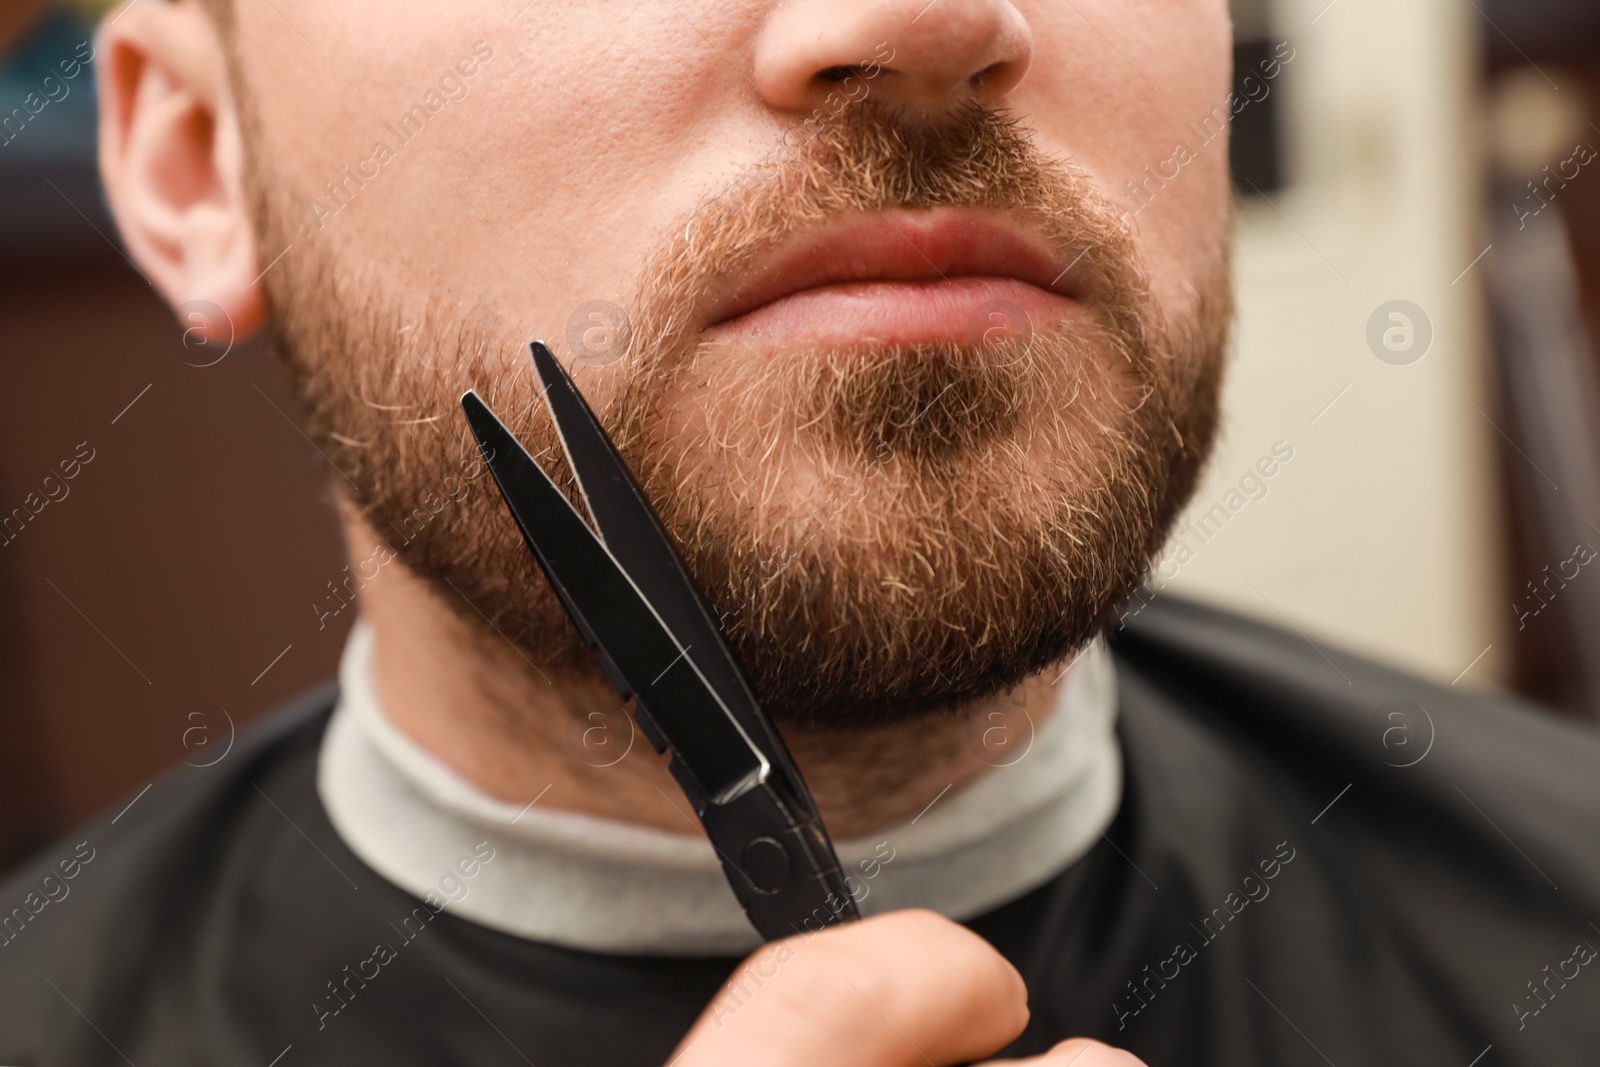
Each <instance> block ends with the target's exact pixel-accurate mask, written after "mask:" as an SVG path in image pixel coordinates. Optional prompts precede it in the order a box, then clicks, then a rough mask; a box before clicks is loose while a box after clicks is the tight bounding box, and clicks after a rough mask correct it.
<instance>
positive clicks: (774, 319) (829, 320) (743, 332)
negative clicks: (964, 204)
mask: <svg viewBox="0 0 1600 1067" xmlns="http://www.w3.org/2000/svg"><path fill="white" fill-rule="evenodd" d="M1079 308H1080V305H1079V304H1078V303H1077V302H1076V301H1075V300H1072V299H1071V298H1070V297H1065V296H1062V295H1060V294H1058V293H1052V292H1049V291H1047V290H1044V289H1041V288H1039V287H1038V286H1036V285H1030V284H1028V283H1027V282H1023V281H1018V280H1017V279H1015V278H1001V277H993V276H985V275H961V276H957V277H952V278H949V279H948V280H946V279H931V280H926V281H923V280H917V281H872V282H849V283H843V284H839V285H828V286H822V287H819V288H816V289H806V290H804V291H802V292H798V293H793V294H791V295H789V296H786V297H783V298H782V299H780V300H774V301H773V302H772V303H770V304H763V305H762V306H761V307H758V308H755V309H754V310H752V311H749V312H746V313H745V314H743V315H740V316H738V317H737V318H733V319H729V320H727V321H726V322H721V323H718V324H717V325H716V326H713V327H712V328H711V329H710V330H708V331H707V333H706V340H708V341H711V342H713V343H718V342H720V343H736V344H740V345H741V346H743V345H751V346H754V347H756V348H758V349H767V350H772V351H781V350H783V349H787V348H792V347H808V348H845V347H853V346H858V345H862V344H873V345H882V346H893V345H909V344H932V343H937V342H955V343H957V344H968V345H979V344H982V343H984V342H985V340H986V339H989V340H992V339H993V337H994V333H993V332H992V331H994V330H997V329H999V330H1008V331H1010V332H1011V333H1012V334H1013V335H1016V334H1017V333H1019V332H1025V334H1026V335H1028V336H1031V334H1033V333H1035V332H1038V331H1040V330H1044V329H1048V328H1049V327H1051V326H1053V325H1054V324H1056V323H1058V322H1060V321H1061V320H1062V319H1065V318H1068V317H1070V316H1072V315H1073V314H1074V313H1075V312H1076V311H1078V310H1079ZM986 335H988V336H987V338H986Z"/></svg>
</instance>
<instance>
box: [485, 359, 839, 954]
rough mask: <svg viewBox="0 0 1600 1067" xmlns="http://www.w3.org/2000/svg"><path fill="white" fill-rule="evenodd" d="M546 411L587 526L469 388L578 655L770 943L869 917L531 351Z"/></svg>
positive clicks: (574, 400)
mask: <svg viewBox="0 0 1600 1067" xmlns="http://www.w3.org/2000/svg"><path fill="white" fill-rule="evenodd" d="M530 347H531V348H532V353H533V366H534V369H535V371H536V372H537V374H538V376H539V382H540V385H541V387H542V390H543V393H544V400H545V405H546V406H547V407H548V408H549V410H550V415H551V417H552V418H553V419H554V420H555V425H556V430H557V432H558V434H559V435H560V437H561V445H562V448H563V449H565V451H566V455H567V462H568V463H569V464H570V465H571V467H572V472H573V474H574V475H575V476H576V477H577V481H578V487H579V489H580V490H581V491H582V493H583V499H584V502H585V503H586V504H587V505H588V509H589V514H590V516H591V517H592V518H593V520H594V529H593V530H591V529H590V528H589V525H588V523H586V522H585V521H584V520H583V517H582V516H581V515H579V513H578V512H577V510H576V509H575V508H573V506H572V505H571V504H570V503H569V502H568V501H567V498H566V497H565V496H564V495H563V494H562V492H561V490H560V489H558V488H557V487H556V484H555V482H554V481H552V480H551V478H550V476H549V475H548V474H546V473H545V471H544V469H543V468H542V467H540V466H539V464H538V463H537V462H535V461H534V459H533V457H532V456H530V455H528V453H527V450H526V449H524V448H523V447H522V445H521V444H519V443H518V442H517V440H516V438H514V437H513V436H512V435H511V432H510V431H509V430H507V429H506V427H505V425H504V424H503V423H501V421H500V420H499V419H498V418H497V417H496V416H495V414H494V412H492V411H490V410H489V408H488V406H487V405H486V404H485V403H484V402H483V400H482V398H480V397H479V396H478V394H477V393H476V392H474V391H471V390H468V391H467V392H466V393H465V394H463V395H462V397H461V407H462V409H463V410H464V411H465V412H466V416H467V422H468V423H469V424H470V425H471V427H472V433H473V435H474V436H475V437H476V438H477V440H478V447H479V449H481V450H482V452H483V456H484V461H485V462H486V463H487V464H488V466H489V470H490V472H491V473H492V474H493V475H494V480H495V483H496V484H497V485H499V487H500V493H501V495H502V496H503V497H505V501H506V505H507V506H508V507H509V508H510V509H511V514H512V516H513V517H514V518H515V519H516V520H517V525H518V526H519V527H520V528H521V529H522V536H523V539H524V540H526V541H527V543H528V548H529V549H531V550H532V552H533V555H534V558H535V559H537V560H538V561H539V567H540V569H541V570H543V571H544V575H545V577H546V578H548V579H549V581H550V586H551V588H553V589H554V590H555V593H556V596H557V598H559V599H560V601H561V603H562V605H563V606H564V607H565V608H566V610H567V616H568V617H569V618H570V619H571V620H572V624H573V626H575V627H577V630H578V633H579V634H580V635H581V636H582V637H583V640H584V643H585V644H587V645H588V646H589V647H590V648H597V649H598V650H599V659H600V668H601V670H602V671H603V672H604V673H605V676H606V678H607V679H608V680H609V681H610V682H611V684H612V686H614V687H615V688H616V690H617V693H618V695H619V696H621V697H622V699H623V700H627V699H629V698H630V697H632V698H634V705H633V716H634V719H635V720H636V721H637V722H638V724H639V729H640V730H641V731H642V732H643V733H644V735H645V737H647V738H648V739H649V740H650V743H651V744H652V745H653V746H654V747H655V750H656V751H657V752H664V751H666V750H667V749H669V748H670V749H671V750H672V759H671V761H670V763H669V764H668V766H669V769H670V770H671V771H672V775H673V777H674V778H676V779H677V781H678V784H679V786H681V787H682V788H683V792H684V794H685V795H686V796H687V797H688V798H689V803H690V804H691V805H692V806H693V807H694V811H695V814H696V815H697V816H699V818H700V822H701V824H702V825H703V826H704V827H705V832H706V836H707V837H708V838H710V840H711V844H712V846H713V847H715V848H716V850H717V855H718V856H719V857H720V858H721V860H722V870H723V873H724V874H725V875H726V876H727V879H728V884H729V885H730V886H732V887H733V892H734V895H735V896H736V897H738V898H739V903H740V904H741V905H742V906H743V907H744V911H745V915H746V916H747V917H748V918H749V920H750V924H751V925H752V926H754V927H755V928H756V931H757V932H758V933H760V934H761V936H762V937H764V938H766V939H767V940H769V941H770V940H774V939H776V938H780V937H787V936H789V935H791V934H796V933H801V932H804V931H807V930H811V931H815V930H817V929H820V928H821V927H822V926H827V925H830V924H832V923H836V922H846V921H851V920H854V919H858V918H860V913H859V912H858V911H857V909H856V904H855V899H854V898H853V897H852V896H851V893H850V890H849V887H848V886H847V884H846V882H845V878H844V874H843V872H842V871H841V870H840V869H839V860H838V858H837V857H836V856H835V855H834V851H833V842H832V841H831V840H829V838H828V833H827V831H826V830H825V829H824V828H823V825H822V817H821V816H820V815H819V814H818V813H817V807H816V804H815V802H814V801H813V800H812V799H811V793H810V791H809V790H807V789H806V784H805V781H804V780H803V779H802V778H801V777H800V772H799V771H798V770H797V769H796V768H795V765H794V761H793V760H792V759H791V758H790V756H789V751H788V749H787V748H785V747H784V744H783V740H782V739H781V738H780V737H779V736H778V732H777V730H776V729H775V728H774V727H773V725H772V721H771V719H769V718H768V717H767V714H766V712H765V711H763V710H762V708H761V705H760V704H759V703H757V701H756V698H755V696H754V694H753V693H752V692H751V690H750V686H749V684H748V683H747V682H746V681H745V678H744V674H743V672H742V671H741V670H740V668H739V665H738V662H737V661H736V660H735V659H734V658H733V654H732V653H731V652H729V651H728V646H727V643H726V642H725V641H724V640H723V636H722V632H721V630H720V628H719V627H718V625H717V624H716V623H715V622H714V621H713V620H712V618H711V614H710V612H708V611H707V610H706V607H705V602H704V601H703V600H702V599H701V597H700V594H699V592H698V591H697V590H696V589H695V586H694V582H693V581H692V580H691V579H690V577H689V575H688V572H687V571H685V570H684V567H683V563H682V561H680V560H679V559H678V554H677V552H675V551H674V550H673V548H672V544H671V542H670V541H668V540H667V535H666V532H665V531H664V530H663V529H662V528H661V522H660V520H659V519H658V518H657V517H656V514H655V512H654V511H653V510H652V509H651V507H650V505H649V503H648V502H647V501H646V500H645V498H644V494H643V493H642V492H641V491H640V490H639V486H638V483H637V482H635V481H634V479H633V476H632V474H630V473H629V471H628V468H627V466H626V465H625V464H624V463H623V462H622V459H621V457H620V456H618V455H617V452H616V449H615V447H613V445H612V444H611V440H610V438H608V437H607V436H606V433H605V430H603V429H602V428H601V426H600V423H599V422H598V421H597V420H596V419H595V417H594V412H592V411H590V410H589V405H588V404H587V403H585V402H584V399H583V397H582V395H581V394H580V393H579V392H578V389H577V387H576V386H575V385H573V384H572V380H571V379H570V378H568V377H567V374H566V372H565V371H564V370H562V369H561V365H560V364H559V363H557V362H556V359H555V357H554V356H553V355H551V354H550V350H549V349H548V348H546V347H545V346H544V345H543V344H540V343H538V342H535V343H534V344H533V345H531V346H530Z"/></svg>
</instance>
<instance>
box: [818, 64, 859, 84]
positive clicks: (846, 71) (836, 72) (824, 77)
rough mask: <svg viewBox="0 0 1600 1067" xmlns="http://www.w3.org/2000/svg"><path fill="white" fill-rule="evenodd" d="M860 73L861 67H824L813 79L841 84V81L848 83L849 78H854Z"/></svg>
mask: <svg viewBox="0 0 1600 1067" xmlns="http://www.w3.org/2000/svg"><path fill="white" fill-rule="evenodd" d="M861 72H862V68H861V67H858V66H843V65H841V66H837V67H826V68H824V69H822V70H819V71H817V73H816V74H815V75H814V77H815V78H816V79H817V80H818V81H824V82H842V81H848V80H849V79H850V78H852V77H854V76H855V75H857V74H860V73H861Z"/></svg>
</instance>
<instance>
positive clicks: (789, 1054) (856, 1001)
mask: <svg viewBox="0 0 1600 1067" xmlns="http://www.w3.org/2000/svg"><path fill="white" fill-rule="evenodd" d="M1027 999H1028V994H1027V988H1026V987H1025V986H1024V985H1023V982H1022V977H1021V976H1020V975H1019V974H1017V972H1016V970H1015V969H1014V968H1013V967H1012V966H1011V965H1010V964H1009V963H1007V962H1006V960H1005V958H1004V957H1003V956H1001V955H1000V954H999V953H998V952H996V951H995V950H994V949H993V948H992V947H990V945H989V944H988V943H987V942H986V941H984V940H983V939H982V938H980V937H978V936H977V935H976V934H974V933H972V932H971V931H970V930H968V929H966V928H965V927H963V926H960V925H959V924H957V923H954V922H951V921H950V920H948V919H945V918H942V917H941V916H938V915H935V914H934V913H933V912H929V911H921V910H916V911H897V912H891V913H889V914H887V915H880V916H877V917H875V918H871V919H866V920H864V921H862V922H859V923H849V924H846V925H842V926H833V927H829V928H828V929H826V930H823V931H821V932H819V933H815V934H809V935H807V934H802V935H800V936H798V937H792V938H787V939H785V940H783V941H775V942H773V943H772V944H770V945H767V946H765V947H764V948H762V949H760V950H758V951H757V952H756V953H754V954H753V955H752V956H751V957H750V958H749V959H747V960H745V962H744V963H743V964H741V965H740V966H739V969H738V970H736V971H735V972H734V973H733V976H732V977H730V978H729V979H728V981H727V983H726V984H725V985H724V986H723V987H722V989H721V991H719V992H718V994H717V996H716V997H715V998H714V999H713V1000H712V1002H711V1004H710V1006H709V1007H708V1008H707V1009H706V1010H705V1012H704V1013H703V1014H702V1015H701V1016H700V1018H699V1020H698V1021H697V1022H696V1023H695V1025H694V1027H693V1028H692V1029H691V1030H690V1031H689V1033H688V1035H687V1036H686V1037H685V1038H684V1040H683V1042H682V1044H680V1045H679V1046H678V1049H677V1051H676V1053H675V1055H674V1056H673V1058H672V1059H671V1060H670V1061H669V1063H670V1064H671V1065H672V1067H801V1065H805V1067H812V1065H814V1064H818V1063H826V1064H828V1065H829V1067H928V1065H930V1064H953V1063H965V1062H970V1061H972V1060H975V1059H977V1058H979V1057H981V1056H985V1055H988V1054H990V1053H992V1052H994V1051H995V1050H996V1049H999V1048H1001V1047H1002V1046H1004V1045H1005V1044H1006V1043H1007V1042H1009V1041H1011V1040H1012V1039H1013V1038H1015V1037H1016V1036H1017V1035H1018V1034H1019V1033H1021V1032H1022V1028H1023V1027H1024V1026H1025V1025H1026V1024H1027V1021H1028V1007H1027Z"/></svg>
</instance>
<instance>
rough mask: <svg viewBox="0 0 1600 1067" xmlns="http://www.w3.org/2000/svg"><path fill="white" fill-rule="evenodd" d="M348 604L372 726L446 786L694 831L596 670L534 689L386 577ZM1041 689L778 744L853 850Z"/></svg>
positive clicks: (353, 528) (1042, 684)
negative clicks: (377, 712)
mask: <svg viewBox="0 0 1600 1067" xmlns="http://www.w3.org/2000/svg"><path fill="white" fill-rule="evenodd" d="M346 537H347V542H348V544H349V546H350V549H351V553H352V556H353V558H356V559H362V558H367V557H369V556H370V555H371V552H372V549H373V548H375V547H376V540H375V539H374V538H373V536H372V534H371V532H370V531H369V530H367V529H366V528H365V526H364V524H362V523H361V522H360V521H359V520H355V519H350V518H348V517H347V521H346ZM360 595H361V613H362V616H363V617H364V618H365V619H366V620H367V623H368V625H370V626H371V627H372V631H373V646H372V670H373V678H374V684H375V686H376V689H377V695H378V699H379V702H380V704H381V705H382V707H383V711H384V714H385V715H386V716H387V717H388V719H389V720H390V721H391V722H392V723H393V724H394V725H395V726H396V727H398V728H399V729H400V730H402V731H404V732H405V733H406V734H408V735H409V736H410V737H411V738H412V739H413V740H415V741H416V742H417V743H418V744H420V745H422V746H423V747H424V748H426V749H428V750H430V751H431V752H433V753H434V755H436V756H438V757H439V758H440V759H441V760H443V761H444V762H445V763H446V764H448V765H449V766H450V767H451V768H452V769H454V770H455V771H456V773H458V774H460V775H461V776H462V777H464V778H466V779H467V780H469V781H470V782H472V783H473V784H474V785H475V786H477V787H478V788H479V789H481V790H483V791H484V792H485V793H487V794H489V795H490V796H492V797H494V798H496V799H498V800H502V801H506V802H508V803H513V804H519V805H520V804H527V803H529V802H531V801H533V800H535V799H536V798H537V799H538V802H539V804H540V805H541V806H542V807H549V808H557V809H564V810H567V811H574V812H581V813H584V814H588V815H594V816H598V817H601V818H606V819H612V820H616V821H621V822H628V823H634V824H637V825H641V826H648V827H652V828H654V829H658V830H664V831H667V832H669V833H680V834H698V833H699V832H700V827H699V824H698V822H697V821H696V820H695V819H694V817H693V814H692V812H691V811H690V809H689V806H688V804H687V802H686V801H685V800H684V797H683V794H682V792H681V791H680V790H679V789H678V786H677V783H676V782H675V781H674V780H673V778H672V776H671V774H670V773H668V771H667V758H666V756H664V755H657V754H656V753H655V751H654V750H653V749H651V748H650V746H649V744H648V743H647V742H646V741H645V740H644V739H643V737H641V736H638V735H637V734H636V732H635V730H634V728H633V725H632V722H631V720H630V719H629V718H628V717H627V715H626V711H625V709H624V708H623V707H622V706H621V704H620V703H619V701H618V700H617V697H616V694H615V693H614V692H613V691H612V690H611V688H610V686H609V685H608V684H607V683H606V682H605V680H604V678H603V677H602V676H601V674H600V672H599V670H598V668H596V669H595V670H593V671H591V672H589V673H587V674H584V675H580V676H571V675H564V676H557V675H551V674H549V672H545V674H544V675H541V673H540V668H541V667H542V665H539V664H535V663H534V662H532V661H531V660H530V659H529V658H528V657H527V655H526V654H525V653H524V652H523V651H522V650H521V649H518V648H517V647H515V646H513V645H512V644H511V643H510V642H509V641H507V640H505V639H503V638H501V637H498V636H497V635H495V634H494V633H493V631H488V632H487V633H484V632H482V630H481V628H480V627H477V626H473V625H471V624H469V623H467V622H465V621H463V620H462V619H461V618H460V617H459V615H458V614H457V613H456V612H454V611H453V610H452V609H451V607H450V605H447V604H446V603H444V601H443V600H442V598H441V597H440V596H439V594H437V593H436V592H434V591H433V590H432V589H431V588H430V587H429V586H427V585H426V584H425V583H423V582H422V581H421V580H420V579H418V578H417V577H415V576H414V575H412V574H411V573H410V572H408V571H406V570H405V569H404V568H403V567H401V566H400V565H398V564H396V565H393V566H390V567H386V568H384V570H383V572H382V573H381V574H380V576H379V577H378V578H377V579H376V580H374V581H372V582H370V583H368V584H367V585H366V586H364V587H363V589H362V590H361V594H360ZM1051 677H1053V675H1041V676H1037V677H1035V678H1033V679H1030V680H1029V681H1027V682H1025V683H1024V684H1023V685H1022V686H1020V687H1019V688H1018V689H1017V690H1014V691H1012V692H1011V693H1008V694H1003V695H1001V696H999V697H996V698H993V699H992V700H989V701H985V702H982V703H980V704H978V705H975V706H973V707H971V708H969V709H966V710H965V711H963V712H960V713H956V714H950V715H941V716H937V717H928V718H913V719H912V720H911V721H908V722H905V723H900V724H895V725H891V726H882V727H874V728H871V729H863V730H852V731H849V732H848V733H843V732H839V731H826V730H802V729H796V728H790V727H780V730H781V732H782V734H783V738H784V741H785V742H786V743H787V744H788V746H789V749H790V752H791V753H792V754H793V756H794V758H795V762H796V763H797V764H798V765H799V767H800V771H801V773H802V774H803V775H804V776H805V779H806V783H807V785H808V786H809V787H810V789H811V792H812V795H813V797H814V798H815V800H816V802H817V806H818V808H819V809H820V811H821V813H822V817H823V819H824V820H825V822H826V823H827V825H828V827H829V829H830V830H831V831H832V833H833V834H834V835H835V836H836V837H839V838H853V837H859V836H863V835H865V834H869V833H871V832H873V831H874V830H877V829H880V828H883V827H887V826H892V825H895V824H898V823H903V822H905V821H906V820H908V819H911V818H913V817H915V816H917V815H918V813H919V812H920V811H922V810H923V809H924V808H926V807H927V806H928V805H929V804H931V803H932V802H933V801H934V800H935V799H936V798H938V797H939V796H941V795H942V794H943V793H944V792H945V791H947V790H949V789H950V788H952V787H954V788H958V789H959V788H960V787H961V786H963V785H966V784H968V783H970V782H971V781H973V780H974V779H976V778H977V777H979V776H980V775H981V774H982V773H983V772H984V771H986V770H988V769H990V767H991V766H992V765H994V764H995V763H998V762H1001V760H1002V759H1003V758H1004V754H1003V752H999V751H996V750H994V748H993V747H992V746H991V749H990V751H988V752H986V751H985V750H984V748H983V747H982V745H983V742H982V741H981V740H979V739H980V738H982V737H983V736H984V735H985V731H984V730H977V729H974V725H973V724H974V721H975V720H976V721H980V722H987V721H994V722H996V723H1002V724H1004V723H1018V722H1024V721H1026V720H1024V719H1023V718H1022V716H1023V714H1025V715H1026V717H1027V719H1030V720H1031V721H1032V723H1033V724H1034V725H1035V726H1039V725H1042V724H1043V722H1044V721H1045V719H1046V718H1048V717H1049V715H1050V714H1051V713H1052V711H1053V709H1054V703H1055V691H1056V686H1055V684H1054V683H1053V682H1052V681H1051ZM1057 680H1058V681H1059V679H1057ZM996 714H999V715H1003V716H1004V717H1003V718H993V716H994V715H996ZM1023 732H1025V727H1024V729H1023ZM990 740H991V741H992V740H993V738H992V737H991V738H990ZM985 757H987V762H986V759H985Z"/></svg>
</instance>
